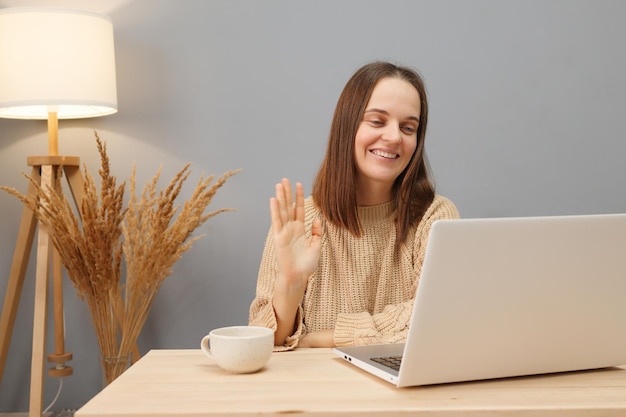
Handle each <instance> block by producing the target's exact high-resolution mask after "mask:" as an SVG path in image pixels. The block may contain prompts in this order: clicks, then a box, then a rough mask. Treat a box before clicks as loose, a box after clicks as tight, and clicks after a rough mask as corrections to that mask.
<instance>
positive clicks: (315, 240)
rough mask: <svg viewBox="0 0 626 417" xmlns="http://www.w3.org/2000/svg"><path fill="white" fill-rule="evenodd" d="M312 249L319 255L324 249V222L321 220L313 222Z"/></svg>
mask: <svg viewBox="0 0 626 417" xmlns="http://www.w3.org/2000/svg"><path fill="white" fill-rule="evenodd" d="M311 248H312V249H313V250H315V251H317V252H318V253H319V251H321V249H322V221H321V220H320V219H315V220H313V225H312V226H311Z"/></svg>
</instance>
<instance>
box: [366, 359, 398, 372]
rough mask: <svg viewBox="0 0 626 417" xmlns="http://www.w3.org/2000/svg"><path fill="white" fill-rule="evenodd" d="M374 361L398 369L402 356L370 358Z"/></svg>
mask: <svg viewBox="0 0 626 417" xmlns="http://www.w3.org/2000/svg"><path fill="white" fill-rule="evenodd" d="M371 360H373V361H374V362H376V363H380V364H381V365H385V366H388V367H389V368H391V369H395V370H396V371H399V370H400V362H402V356H385V357H382V358H371Z"/></svg>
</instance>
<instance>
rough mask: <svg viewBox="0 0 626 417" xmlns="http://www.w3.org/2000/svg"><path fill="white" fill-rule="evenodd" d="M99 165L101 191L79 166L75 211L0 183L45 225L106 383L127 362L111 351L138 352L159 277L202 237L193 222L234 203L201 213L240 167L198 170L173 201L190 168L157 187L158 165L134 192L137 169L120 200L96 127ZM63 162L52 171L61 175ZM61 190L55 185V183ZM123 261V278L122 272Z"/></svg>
mask: <svg viewBox="0 0 626 417" xmlns="http://www.w3.org/2000/svg"><path fill="white" fill-rule="evenodd" d="M95 136H96V143H97V146H98V152H99V154H100V161H101V168H100V171H99V174H100V191H99V192H98V190H97V187H96V183H95V181H94V179H93V177H92V176H91V175H90V174H89V172H88V171H87V168H86V167H85V168H84V189H83V198H82V202H81V203H80V207H78V214H79V216H76V215H75V212H74V210H73V209H72V206H71V204H70V202H69V201H68V199H67V198H66V197H65V196H64V195H63V194H62V193H57V192H55V191H54V190H52V189H44V188H42V187H41V186H40V184H39V183H38V182H37V181H36V180H35V179H33V178H30V177H28V179H29V181H30V182H31V183H32V184H33V186H34V187H35V188H36V190H37V192H36V195H35V196H34V197H29V196H27V195H24V194H22V193H20V192H19V191H17V190H16V189H14V188H10V187H0V189H2V190H4V191H7V192H8V193H10V194H12V195H14V196H15V197H17V198H18V199H20V200H21V201H22V203H24V204H25V205H26V206H27V207H28V208H29V209H30V210H32V211H33V212H34V213H35V216H36V217H37V219H38V220H39V221H40V222H41V224H42V225H43V226H44V227H46V229H47V230H48V233H49V235H50V238H51V240H52V242H53V244H54V246H55V248H56V249H57V250H58V252H59V254H60V256H61V259H62V262H63V265H64V267H65V268H66V270H67V273H68V276H69V278H70V280H71V281H72V283H73V285H74V287H75V288H76V290H77V294H78V296H79V297H81V298H82V299H84V300H85V302H86V303H87V306H88V308H89V311H90V314H91V318H92V321H93V325H94V328H95V332H96V337H97V339H98V344H99V347H100V351H101V355H102V358H103V364H104V365H103V366H104V368H103V370H104V374H105V375H104V378H105V381H106V383H109V382H111V381H113V380H114V379H115V378H116V377H117V376H119V374H121V372H123V371H124V370H125V369H126V366H127V365H128V361H127V360H124V361H122V363H119V362H118V361H115V360H111V358H128V357H129V355H131V353H133V352H134V353H135V358H136V357H137V356H138V352H137V350H136V343H137V339H138V337H139V334H140V332H141V329H142V327H143V325H144V323H145V321H146V319H147V317H148V313H149V312H150V309H151V307H152V303H153V301H154V297H155V295H156V294H157V292H158V290H159V288H160V287H161V284H162V283H163V281H164V280H165V278H167V277H168V276H169V275H170V274H171V273H172V267H173V265H174V264H175V263H176V261H178V260H179V259H180V258H181V256H182V254H183V253H184V252H185V251H187V250H189V249H190V248H191V246H192V244H193V242H195V241H196V240H197V239H199V238H200V236H195V237H194V236H192V233H193V232H194V230H195V229H196V228H198V227H199V226H200V225H202V224H203V223H204V222H206V221H207V220H208V219H210V218H211V217H213V216H215V215H217V214H219V213H222V212H225V211H232V210H233V209H229V208H222V209H218V210H215V211H211V212H208V213H206V209H207V207H208V206H209V204H210V203H211V200H212V199H213V197H214V196H215V194H216V193H217V190H218V189H219V188H220V187H222V186H223V185H224V184H225V183H226V181H227V180H228V178H230V177H231V176H233V175H235V174H236V173H237V172H239V171H238V170H231V171H228V172H226V173H224V174H222V175H221V176H220V177H219V178H217V180H215V181H213V180H214V176H209V177H204V176H202V177H201V178H200V179H199V181H198V183H197V184H196V187H195V190H194V191H193V193H192V195H191V197H189V198H188V199H187V200H186V201H185V202H184V203H183V205H182V207H180V206H178V205H177V204H176V201H177V198H178V197H179V195H180V192H181V189H182V187H183V184H184V183H185V181H186V180H187V179H188V177H189V174H190V164H187V165H185V166H184V167H183V168H182V169H181V170H180V171H179V172H178V173H177V174H176V175H175V176H174V178H173V179H172V180H171V181H170V183H169V184H168V186H167V187H166V188H164V189H162V190H158V189H157V184H158V181H159V179H160V176H161V169H159V170H158V171H157V173H156V175H155V176H154V177H153V178H152V180H151V181H149V182H148V183H147V184H146V185H145V186H144V188H143V191H142V193H141V195H139V196H138V195H137V194H136V192H137V189H136V187H137V184H136V175H135V174H136V168H135V167H133V170H132V174H131V176H130V179H129V188H130V196H129V201H128V205H127V206H126V207H125V206H124V191H125V188H126V182H125V181H124V182H122V183H121V184H119V185H118V184H117V183H116V178H115V177H114V176H112V175H111V171H110V161H109V157H108V155H107V151H106V144H103V142H102V141H101V140H100V137H99V136H98V134H97V132H96V133H95ZM60 171H61V169H59V173H58V175H57V181H60V177H61V172H60ZM57 187H59V188H58V189H60V184H58V185H57ZM122 262H124V263H125V265H124V266H125V277H124V279H122V277H121V271H122Z"/></svg>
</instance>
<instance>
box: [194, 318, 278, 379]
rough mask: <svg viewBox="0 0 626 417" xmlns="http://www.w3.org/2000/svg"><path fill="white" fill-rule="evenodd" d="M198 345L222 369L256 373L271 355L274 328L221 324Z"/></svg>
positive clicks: (240, 372) (241, 372) (239, 372)
mask: <svg viewBox="0 0 626 417" xmlns="http://www.w3.org/2000/svg"><path fill="white" fill-rule="evenodd" d="M200 348H201V349H202V352H204V354H205V355H207V356H208V357H209V358H212V359H214V360H215V362H216V363H217V365H218V366H219V367H220V368H222V369H224V370H226V371H229V372H233V373H238V374H245V373H251V372H256V371H258V370H259V369H261V368H263V367H264V366H265V364H266V363H267V361H268V360H269V358H270V356H272V350H273V348H274V331H273V330H272V329H269V328H267V327H258V326H230V327H222V328H219V329H214V330H211V332H209V334H208V335H206V336H204V337H203V338H202V341H201V342H200Z"/></svg>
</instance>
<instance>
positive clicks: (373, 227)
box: [249, 195, 459, 350]
mask: <svg viewBox="0 0 626 417" xmlns="http://www.w3.org/2000/svg"><path fill="white" fill-rule="evenodd" d="M359 216H360V220H361V225H362V227H363V233H362V235H361V237H360V238H356V237H354V236H353V235H352V234H350V233H349V232H347V231H346V230H345V229H343V228H340V227H336V226H335V225H333V224H331V223H329V222H325V221H324V220H323V218H322V215H321V213H320V211H319V209H318V208H317V207H315V205H314V203H313V199H312V197H308V198H307V199H306V200H305V220H304V221H305V230H307V234H308V235H309V236H310V233H311V224H312V223H313V220H314V219H315V218H317V217H319V218H322V232H323V235H322V249H321V254H320V260H319V265H318V268H317V271H316V272H315V274H313V275H312V276H311V278H310V279H309V281H308V285H307V289H306V292H305V295H304V298H303V300H302V302H301V304H300V308H299V311H298V316H297V317H296V328H295V329H294V333H293V334H292V335H291V336H290V337H288V338H287V341H286V342H285V345H284V346H282V347H276V349H275V350H289V349H293V348H295V347H296V346H297V344H298V340H299V339H300V337H302V336H303V335H305V334H306V333H308V332H314V331H317V330H324V329H331V328H333V329H334V341H335V344H336V345H337V346H342V345H365V344H377V343H394V342H400V341H404V340H405V339H406V333H407V327H408V323H409V319H410V315H411V310H412V306H413V299H414V297H415V293H416V290H417V284H418V281H419V276H420V271H421V268H422V262H423V260H424V253H425V251H426V243H427V237H428V232H429V230H430V226H431V225H432V223H433V222H434V221H435V220H437V219H447V218H458V217H459V213H458V211H457V209H456V207H455V206H454V204H453V203H452V202H451V201H450V200H448V199H446V198H445V197H442V196H439V195H438V196H436V197H435V199H434V201H433V203H432V204H431V206H430V207H429V208H428V210H427V211H426V213H425V215H424V217H423V219H422V221H421V222H420V223H419V224H418V225H417V227H415V228H414V229H412V230H411V231H410V232H409V234H408V237H407V240H406V242H405V244H403V245H398V244H396V227H395V224H394V213H393V210H392V206H391V203H385V204H381V205H377V206H370V207H361V208H359ZM274 250H275V249H274V240H273V236H272V233H271V230H270V232H269V233H268V235H267V240H266V243H265V250H264V252H263V257H262V259H261V265H260V268H259V276H258V281H257V288H256V297H255V299H254V300H253V301H252V304H251V306H250V318H249V322H250V324H251V325H258V326H266V327H269V328H272V329H276V327H277V326H276V316H275V314H274V309H273V307H272V296H273V288H274V279H275V278H276V276H277V272H276V270H277V266H276V256H275V253H274Z"/></svg>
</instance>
